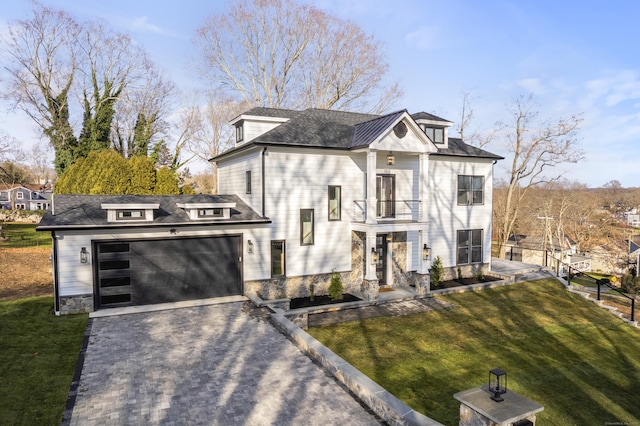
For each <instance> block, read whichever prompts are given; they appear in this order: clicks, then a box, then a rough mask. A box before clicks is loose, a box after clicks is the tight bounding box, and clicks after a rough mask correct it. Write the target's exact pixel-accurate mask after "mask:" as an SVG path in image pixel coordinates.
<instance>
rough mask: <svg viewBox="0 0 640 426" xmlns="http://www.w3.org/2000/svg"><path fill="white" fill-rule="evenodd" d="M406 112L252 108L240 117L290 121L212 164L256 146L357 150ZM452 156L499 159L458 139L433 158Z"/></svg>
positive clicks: (366, 144)
mask: <svg viewBox="0 0 640 426" xmlns="http://www.w3.org/2000/svg"><path fill="white" fill-rule="evenodd" d="M405 112H406V110H401V111H397V112H394V113H391V114H387V115H384V116H380V115H374V114H361V113H355V112H345V111H334V110H327V109H315V108H310V109H306V110H304V111H292V110H279V109H275V108H253V109H251V110H249V111H247V112H246V113H244V114H242V115H262V116H268V117H283V118H290V119H289V121H287V122H286V123H282V124H280V125H279V126H277V127H275V128H274V129H272V130H270V131H268V132H266V133H264V134H262V135H260V136H258V137H256V138H255V139H253V140H251V141H249V142H247V143H245V144H242V145H240V146H238V147H236V148H233V149H231V150H229V151H226V152H224V153H222V154H220V155H218V156H217V157H216V158H214V160H217V159H221V158H224V157H226V156H227V155H229V154H232V153H234V152H238V151H241V150H244V149H248V148H250V147H252V146H256V145H281V146H295V147H310V148H311V147H312V148H329V149H345V150H348V149H357V148H362V147H366V146H368V145H369V144H371V143H372V142H373V141H374V140H375V139H376V138H377V136H379V135H380V133H381V132H382V131H384V130H385V129H387V128H388V126H389V125H391V123H393V122H394V121H395V120H396V119H397V118H398V117H399V116H400V115H401V114H403V113H405ZM412 117H413V118H414V119H416V118H417V119H420V118H425V119H429V120H435V121H444V122H447V120H444V119H442V118H440V117H436V116H435V115H432V114H428V113H426V112H419V113H417V114H413V115H412ZM438 154H440V155H452V156H465V157H480V158H493V159H502V158H503V157H500V156H498V155H495V154H492V153H490V152H487V151H484V150H482V149H479V148H475V147H472V146H469V145H467V144H465V143H464V142H462V141H461V140H460V139H455V138H449V148H447V149H442V148H438V152H437V153H435V155H438Z"/></svg>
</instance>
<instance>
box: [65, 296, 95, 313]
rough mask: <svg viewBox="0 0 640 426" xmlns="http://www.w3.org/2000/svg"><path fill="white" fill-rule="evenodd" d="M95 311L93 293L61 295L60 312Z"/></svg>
mask: <svg viewBox="0 0 640 426" xmlns="http://www.w3.org/2000/svg"><path fill="white" fill-rule="evenodd" d="M88 312H93V294H83V295H79V296H60V314H61V315H66V314H81V313H88Z"/></svg>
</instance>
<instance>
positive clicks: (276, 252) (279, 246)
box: [271, 240, 286, 277]
mask: <svg viewBox="0 0 640 426" xmlns="http://www.w3.org/2000/svg"><path fill="white" fill-rule="evenodd" d="M285 274H286V269H285V245H284V241H283V240H279V241H271V276H272V277H278V276H284V275H285Z"/></svg>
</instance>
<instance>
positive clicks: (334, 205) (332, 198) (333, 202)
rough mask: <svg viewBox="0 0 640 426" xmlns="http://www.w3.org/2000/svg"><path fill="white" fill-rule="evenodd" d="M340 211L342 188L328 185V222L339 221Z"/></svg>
mask: <svg viewBox="0 0 640 426" xmlns="http://www.w3.org/2000/svg"><path fill="white" fill-rule="evenodd" d="M341 210H342V187H340V186H333V185H329V220H340V219H341Z"/></svg>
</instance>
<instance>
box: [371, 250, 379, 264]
mask: <svg viewBox="0 0 640 426" xmlns="http://www.w3.org/2000/svg"><path fill="white" fill-rule="evenodd" d="M379 260H380V253H378V252H377V251H376V248H375V247H371V264H372V265H377V264H378V261H379Z"/></svg>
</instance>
